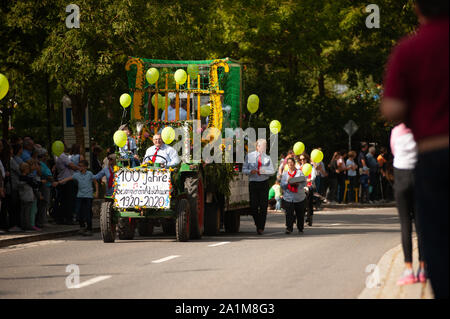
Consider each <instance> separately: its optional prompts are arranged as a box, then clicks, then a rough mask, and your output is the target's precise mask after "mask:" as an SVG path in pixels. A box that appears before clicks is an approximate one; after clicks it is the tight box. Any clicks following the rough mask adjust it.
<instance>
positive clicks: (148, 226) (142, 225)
mask: <svg viewBox="0 0 450 319" xmlns="http://www.w3.org/2000/svg"><path fill="white" fill-rule="evenodd" d="M137 229H138V233H139V236H151V235H152V234H153V222H152V221H151V220H148V219H141V220H138V222H137Z"/></svg>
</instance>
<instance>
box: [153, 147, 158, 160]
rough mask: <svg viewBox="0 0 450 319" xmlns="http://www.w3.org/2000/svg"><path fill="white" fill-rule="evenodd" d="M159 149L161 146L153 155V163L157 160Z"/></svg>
mask: <svg viewBox="0 0 450 319" xmlns="http://www.w3.org/2000/svg"><path fill="white" fill-rule="evenodd" d="M158 151H159V147H157V148H156V152H155V154H153V157H152V163H154V162H155V160H156V154H158Z"/></svg>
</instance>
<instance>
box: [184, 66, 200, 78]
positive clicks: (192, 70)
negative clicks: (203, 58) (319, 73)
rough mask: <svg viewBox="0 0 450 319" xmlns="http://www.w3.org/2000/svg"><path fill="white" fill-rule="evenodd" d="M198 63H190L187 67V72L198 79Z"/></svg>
mask: <svg viewBox="0 0 450 319" xmlns="http://www.w3.org/2000/svg"><path fill="white" fill-rule="evenodd" d="M198 71H199V70H198V65H197V64H189V65H188V67H187V73H188V74H189V76H190V77H191V79H196V78H197V75H198Z"/></svg>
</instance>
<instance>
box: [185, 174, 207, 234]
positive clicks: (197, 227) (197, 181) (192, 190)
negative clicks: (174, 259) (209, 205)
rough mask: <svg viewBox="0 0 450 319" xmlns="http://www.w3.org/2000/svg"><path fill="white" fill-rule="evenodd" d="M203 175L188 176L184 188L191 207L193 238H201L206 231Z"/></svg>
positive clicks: (191, 232) (191, 231) (190, 222)
mask: <svg viewBox="0 0 450 319" xmlns="http://www.w3.org/2000/svg"><path fill="white" fill-rule="evenodd" d="M203 185H204V184H203V176H202V174H201V173H200V172H199V173H198V175H195V176H189V177H186V179H185V180H184V190H185V192H186V193H187V197H188V201H189V208H190V213H191V215H190V218H191V219H190V221H189V224H190V227H191V228H190V234H191V239H201V238H202V235H203V232H204V224H203V220H204V216H205V192H204V187H203Z"/></svg>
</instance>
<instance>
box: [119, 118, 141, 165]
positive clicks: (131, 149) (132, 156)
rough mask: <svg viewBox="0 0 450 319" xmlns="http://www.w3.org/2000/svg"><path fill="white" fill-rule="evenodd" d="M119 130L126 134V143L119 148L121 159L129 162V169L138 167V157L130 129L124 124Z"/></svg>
mask: <svg viewBox="0 0 450 319" xmlns="http://www.w3.org/2000/svg"><path fill="white" fill-rule="evenodd" d="M119 130H121V131H124V132H125V133H126V134H127V142H126V144H125V145H124V147H121V148H119V153H120V156H121V157H122V158H126V159H129V160H130V165H131V167H136V166H139V157H138V155H137V153H136V152H137V145H136V140H135V139H134V137H133V136H131V130H130V128H129V127H128V126H127V125H126V124H124V125H122V126H121V127H120V128H119Z"/></svg>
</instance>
